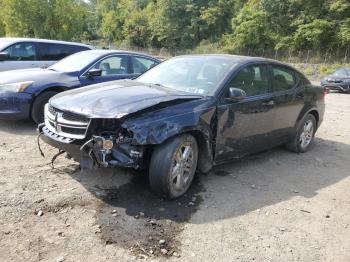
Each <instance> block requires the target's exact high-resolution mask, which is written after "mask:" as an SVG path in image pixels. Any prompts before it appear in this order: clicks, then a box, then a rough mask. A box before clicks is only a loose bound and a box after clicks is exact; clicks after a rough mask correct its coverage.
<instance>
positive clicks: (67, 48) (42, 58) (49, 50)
mask: <svg viewBox="0 0 350 262" xmlns="http://www.w3.org/2000/svg"><path fill="white" fill-rule="evenodd" d="M84 50H88V48H87V47H84V46H75V45H65V44H54V43H40V44H38V60H39V63H40V64H41V66H43V67H48V66H50V65H52V64H54V63H56V62H57V61H59V60H61V59H63V58H65V57H67V56H69V55H72V54H74V53H77V52H80V51H84Z"/></svg>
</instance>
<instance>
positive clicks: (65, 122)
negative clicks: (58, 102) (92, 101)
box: [45, 104, 90, 139]
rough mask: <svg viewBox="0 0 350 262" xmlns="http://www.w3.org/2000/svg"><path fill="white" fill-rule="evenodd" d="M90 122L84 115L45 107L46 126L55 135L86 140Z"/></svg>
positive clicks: (49, 106) (50, 106)
mask: <svg viewBox="0 0 350 262" xmlns="http://www.w3.org/2000/svg"><path fill="white" fill-rule="evenodd" d="M89 123H90V120H89V119H88V118H87V117H86V116H83V115H80V114H76V113H71V112H67V111H64V110H60V109H57V108H55V107H53V106H52V105H50V104H48V105H46V106H45V125H46V127H47V128H48V129H49V130H50V131H51V132H53V133H55V134H58V135H60V136H63V137H67V138H73V139H84V138H85V136H86V132H87V129H88V126H89Z"/></svg>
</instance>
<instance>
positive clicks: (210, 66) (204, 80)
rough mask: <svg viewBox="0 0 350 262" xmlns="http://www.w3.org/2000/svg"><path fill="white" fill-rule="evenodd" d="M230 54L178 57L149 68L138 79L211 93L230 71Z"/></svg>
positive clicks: (173, 87) (174, 87)
mask: <svg viewBox="0 0 350 262" xmlns="http://www.w3.org/2000/svg"><path fill="white" fill-rule="evenodd" d="M234 65H235V61H234V60H233V59H230V58H228V57H219V56H212V57H201V56H197V57H196V56H193V57H177V58H173V59H170V60H168V61H166V62H163V63H161V64H159V65H158V66H156V67H154V68H153V69H151V70H149V71H147V72H146V73H144V74H143V75H141V76H140V77H139V78H137V81H140V82H143V83H148V84H155V85H160V86H164V87H167V88H170V89H175V90H179V91H184V92H189V93H193V94H200V95H210V94H212V93H214V92H215V90H216V89H217V88H218V85H219V83H220V82H221V81H222V80H223V78H224V77H225V76H226V75H227V74H228V73H229V72H230V71H231V70H230V69H231V68H232V67H233V66H234Z"/></svg>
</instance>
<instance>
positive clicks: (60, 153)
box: [51, 150, 66, 169]
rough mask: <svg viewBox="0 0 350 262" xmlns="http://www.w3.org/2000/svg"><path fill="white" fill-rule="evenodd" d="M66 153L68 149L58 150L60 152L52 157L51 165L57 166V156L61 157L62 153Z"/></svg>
mask: <svg viewBox="0 0 350 262" xmlns="http://www.w3.org/2000/svg"><path fill="white" fill-rule="evenodd" d="M64 153H66V151H63V150H58V153H57V154H56V155H54V156H53V157H52V159H51V167H52V169H54V168H55V166H54V165H53V164H54V162H55V160H56V158H57V157H59V156H60V155H62V154H64Z"/></svg>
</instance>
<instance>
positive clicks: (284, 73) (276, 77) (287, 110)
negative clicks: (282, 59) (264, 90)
mask: <svg viewBox="0 0 350 262" xmlns="http://www.w3.org/2000/svg"><path fill="white" fill-rule="evenodd" d="M270 68H271V78H272V89H273V95H274V100H275V110H276V116H275V122H274V128H275V130H276V136H275V139H274V140H273V142H274V144H280V143H282V142H284V141H286V140H287V139H288V138H289V136H290V135H291V134H292V132H293V130H294V126H295V124H296V122H297V119H298V116H299V114H300V112H301V110H302V108H303V106H304V95H305V93H304V90H305V89H304V88H305V87H304V84H303V81H302V79H300V78H298V77H297V74H296V72H295V71H294V70H293V69H291V68H289V67H287V66H283V65H277V64H272V65H271V67H270Z"/></svg>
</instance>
